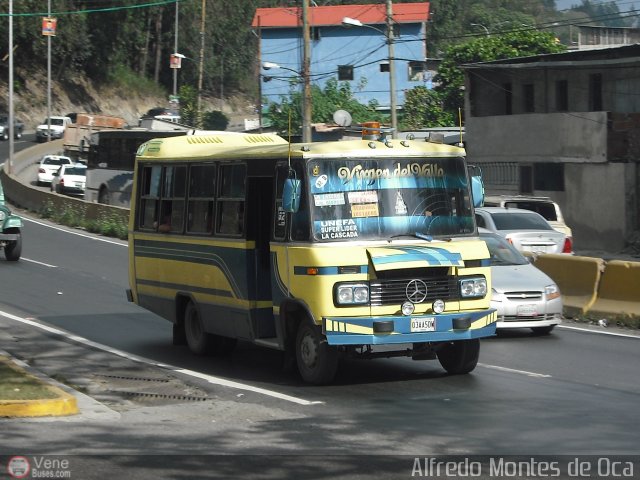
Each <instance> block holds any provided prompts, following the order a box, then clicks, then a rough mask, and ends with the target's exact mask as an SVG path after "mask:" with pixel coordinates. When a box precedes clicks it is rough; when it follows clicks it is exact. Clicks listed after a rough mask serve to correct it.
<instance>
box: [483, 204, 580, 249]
mask: <svg viewBox="0 0 640 480" xmlns="http://www.w3.org/2000/svg"><path fill="white" fill-rule="evenodd" d="M476 222H477V223H478V227H482V228H486V229H488V230H491V231H492V232H494V233H497V234H498V235H500V236H502V237H504V238H505V239H506V240H507V241H508V242H509V243H511V244H513V246H514V247H515V248H516V249H518V250H520V251H521V252H530V253H533V254H536V255H537V254H540V253H572V252H573V242H572V241H571V238H570V237H567V236H566V235H565V234H564V233H561V232H558V231H557V230H555V229H554V228H553V227H552V226H551V225H549V222H547V221H546V220H545V219H544V217H543V216H542V215H540V214H538V213H536V212H532V211H531V210H524V209H520V208H504V207H482V208H476Z"/></svg>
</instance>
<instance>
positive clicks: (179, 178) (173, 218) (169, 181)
mask: <svg viewBox="0 0 640 480" xmlns="http://www.w3.org/2000/svg"><path fill="white" fill-rule="evenodd" d="M186 179H187V168H186V167H165V172H164V182H163V188H162V208H161V209H160V210H161V212H160V225H164V227H163V230H165V231H166V232H177V233H181V232H182V229H183V224H184V204H185V200H184V199H185V184H186Z"/></svg>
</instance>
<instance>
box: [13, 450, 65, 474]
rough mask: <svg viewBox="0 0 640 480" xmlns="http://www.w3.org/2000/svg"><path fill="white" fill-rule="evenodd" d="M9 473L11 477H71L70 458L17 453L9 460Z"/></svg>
mask: <svg viewBox="0 0 640 480" xmlns="http://www.w3.org/2000/svg"><path fill="white" fill-rule="evenodd" d="M7 473H8V474H9V476H10V477H11V478H71V470H70V462H69V460H68V459H66V458H64V459H60V458H50V457H46V456H38V457H31V458H30V459H29V458H27V457H24V456H22V455H15V456H13V457H11V458H9V460H8V461H7Z"/></svg>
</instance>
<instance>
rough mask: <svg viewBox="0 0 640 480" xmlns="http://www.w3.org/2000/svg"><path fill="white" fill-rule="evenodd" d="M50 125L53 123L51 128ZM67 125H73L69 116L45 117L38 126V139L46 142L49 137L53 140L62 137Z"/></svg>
mask: <svg viewBox="0 0 640 480" xmlns="http://www.w3.org/2000/svg"><path fill="white" fill-rule="evenodd" d="M49 125H51V128H49ZM67 125H71V119H70V118H69V117H49V118H48V119H47V118H45V119H44V122H42V124H41V125H38V126H37V127H36V141H38V142H46V141H47V139H49V138H50V139H51V140H55V139H58V138H62V137H63V136H64V130H65V129H66V128H67Z"/></svg>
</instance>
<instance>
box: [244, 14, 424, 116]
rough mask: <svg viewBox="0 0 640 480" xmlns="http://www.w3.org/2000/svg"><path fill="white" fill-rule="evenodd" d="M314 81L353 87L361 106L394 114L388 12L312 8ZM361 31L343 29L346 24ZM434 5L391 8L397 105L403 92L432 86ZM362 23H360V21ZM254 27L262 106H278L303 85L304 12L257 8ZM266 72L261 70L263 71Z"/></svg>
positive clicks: (311, 64)
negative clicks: (429, 38)
mask: <svg viewBox="0 0 640 480" xmlns="http://www.w3.org/2000/svg"><path fill="white" fill-rule="evenodd" d="M307 17H308V22H309V26H310V29H311V40H310V51H311V55H310V57H311V58H310V60H311V61H310V80H311V83H312V84H313V85H317V86H319V87H321V88H322V87H323V86H324V84H325V83H326V82H327V80H329V79H332V78H333V79H336V80H338V81H339V82H348V83H349V84H350V86H351V91H352V92H353V93H354V97H355V98H356V99H357V100H358V101H359V102H360V103H363V104H369V103H370V102H375V103H376V104H377V105H378V108H379V109H381V110H385V111H388V110H389V109H390V97H391V95H390V78H389V45H388V43H387V36H386V29H387V27H386V23H387V12H386V5H385V4H384V3H381V4H367V5H339V6H321V7H320V6H319V7H310V8H309V11H308V14H307ZM345 18H350V19H354V20H357V21H359V22H360V23H361V24H362V26H351V27H346V26H345V25H344V24H343V19H345ZM428 19H429V3H428V2H423V3H394V4H392V23H393V32H394V35H393V36H394V40H393V46H394V65H395V71H396V78H395V90H396V99H397V101H396V105H397V108H398V109H401V108H402V105H403V103H404V92H405V91H406V90H408V89H411V88H414V87H416V86H419V85H425V86H427V87H429V86H430V74H429V72H427V71H426V63H425V61H426V42H425V37H426V28H427V21H428ZM356 23H357V22H356ZM252 26H253V28H254V31H255V32H256V35H257V36H258V38H259V41H260V49H259V56H258V62H259V64H260V66H261V68H260V74H261V75H260V82H261V85H260V86H261V91H262V98H263V101H265V102H266V103H269V102H277V103H279V102H280V101H281V97H283V96H285V97H286V96H288V95H289V93H290V92H291V90H292V89H294V90H295V89H299V88H300V85H301V83H302V77H301V72H302V64H303V25H302V9H301V8H300V7H283V8H258V9H257V10H256V13H255V15H254V18H253V22H252ZM265 66H266V67H267V68H264V67H265Z"/></svg>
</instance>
